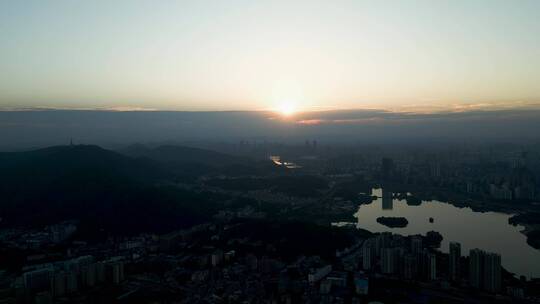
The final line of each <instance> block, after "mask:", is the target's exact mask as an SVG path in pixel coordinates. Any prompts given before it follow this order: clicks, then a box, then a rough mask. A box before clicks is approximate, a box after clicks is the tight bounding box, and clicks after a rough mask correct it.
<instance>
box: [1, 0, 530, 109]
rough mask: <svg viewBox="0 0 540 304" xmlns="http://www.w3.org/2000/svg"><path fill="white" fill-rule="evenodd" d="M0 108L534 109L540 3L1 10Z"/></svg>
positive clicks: (27, 6) (91, 5) (85, 5)
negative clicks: (532, 107)
mask: <svg viewBox="0 0 540 304" xmlns="http://www.w3.org/2000/svg"><path fill="white" fill-rule="evenodd" d="M0 38H1V39H0V108H4V109H11V108H34V107H51V108H77V109H79V108H82V109H85V108H88V109H90V108H92V109H94V108H99V109H126V110H128V109H160V110H267V109H279V110H281V111H283V112H284V113H290V112H294V111H303V110H325V109H351V108H352V109H358V108H360V109H361V108H377V109H390V110H392V109H408V110H414V109H441V110H444V109H451V110H453V109H468V108H475V109H476V108H487V109H489V108H513V107H523V106H535V105H536V104H540V1H496V0H490V1H470V0H467V1H456V0H454V1H433V0H430V1H360V0H358V1H314V0H312V1H276V0H273V1H253V0H251V1H120V0H118V1H43V0H40V1H30V0H28V1H10V0H0Z"/></svg>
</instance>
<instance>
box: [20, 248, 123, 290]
mask: <svg viewBox="0 0 540 304" xmlns="http://www.w3.org/2000/svg"><path fill="white" fill-rule="evenodd" d="M123 280H124V263H123V261H121V260H119V259H110V260H106V261H100V262H96V261H95V259H94V257H93V256H90V255H87V256H81V257H78V258H75V259H70V260H66V261H61V262H55V263H48V264H43V265H39V266H38V267H36V268H34V269H33V270H29V271H27V272H25V273H23V275H22V287H23V289H24V292H25V293H26V294H28V295H35V294H41V295H43V294H44V293H46V294H49V295H50V297H51V298H54V297H62V296H65V295H68V294H72V293H75V292H77V291H79V290H84V289H86V288H91V287H93V286H96V285H98V284H104V283H107V284H113V285H116V284H119V283H120V282H122V281H123Z"/></svg>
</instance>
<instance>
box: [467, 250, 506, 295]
mask: <svg viewBox="0 0 540 304" xmlns="http://www.w3.org/2000/svg"><path fill="white" fill-rule="evenodd" d="M469 283H470V285H471V286H472V287H475V288H478V289H483V290H486V291H489V292H498V291H500V290H501V256H500V255H499V254H497V253H492V252H485V251H483V250H480V249H472V250H471V251H470V252H469Z"/></svg>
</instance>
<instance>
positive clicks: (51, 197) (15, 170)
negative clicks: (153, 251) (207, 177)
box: [0, 145, 215, 233]
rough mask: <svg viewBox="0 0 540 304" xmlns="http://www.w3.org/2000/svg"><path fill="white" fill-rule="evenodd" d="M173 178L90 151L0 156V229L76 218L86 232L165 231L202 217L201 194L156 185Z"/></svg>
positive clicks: (150, 166)
mask: <svg viewBox="0 0 540 304" xmlns="http://www.w3.org/2000/svg"><path fill="white" fill-rule="evenodd" d="M174 178H175V174H174V173H171V172H170V171H169V170H168V169H167V168H166V167H164V166H162V165H161V164H159V163H157V162H155V161H153V160H150V159H140V158H139V159H135V158H131V157H128V156H125V155H121V154H119V153H116V152H113V151H109V150H105V149H102V148H100V147H98V146H86V145H77V146H56V147H50V148H46V149H39V150H34V151H28V152H9V153H0V198H1V199H0V217H2V222H0V224H2V225H11V226H13V225H23V224H32V225H43V224H50V223H54V222H57V221H62V220H66V219H79V220H81V225H82V226H85V227H88V230H89V231H96V230H100V229H101V230H107V231H110V232H112V233H115V232H129V233H136V232H138V231H166V230H169V229H173V228H177V227H182V226H188V225H191V224H195V223H198V222H201V221H204V220H205V219H207V218H209V217H210V216H211V215H212V213H213V210H214V209H213V208H214V207H213V206H212V203H211V201H212V199H215V198H212V199H210V197H209V196H208V194H204V193H193V192H190V191H186V190H179V189H177V188H174V187H172V186H168V187H165V186H159V184H160V183H159V182H161V181H164V180H170V179H174Z"/></svg>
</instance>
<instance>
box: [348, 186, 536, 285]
mask: <svg viewBox="0 0 540 304" xmlns="http://www.w3.org/2000/svg"><path fill="white" fill-rule="evenodd" d="M384 192H385V193H384V195H383V189H373V190H372V194H373V195H375V196H377V197H378V199H377V200H375V201H373V202H372V203H371V204H369V205H361V206H360V207H359V209H358V212H356V213H355V215H354V216H355V217H356V218H357V219H358V223H357V227H358V228H362V229H366V230H369V231H371V232H384V231H389V232H392V233H396V234H401V235H413V234H425V233H426V232H428V231H430V230H433V231H437V232H439V233H441V234H442V236H443V238H444V239H443V241H442V243H441V250H442V251H443V252H447V253H448V243H449V242H459V243H461V252H462V255H468V254H469V249H473V248H480V249H483V250H485V251H491V252H496V253H499V254H500V255H501V259H502V264H503V267H504V268H505V269H506V270H508V271H510V272H513V273H515V274H517V275H524V276H527V277H529V278H531V277H536V278H539V277H540V250H537V249H534V248H533V247H531V246H529V245H528V244H527V238H526V236H525V235H524V234H522V233H521V232H520V231H521V230H523V229H524V227H523V226H512V225H510V224H508V219H509V218H510V217H511V216H512V215H510V214H504V213H499V212H475V211H473V210H472V209H471V208H458V207H455V206H454V205H451V204H448V203H444V202H440V201H423V202H422V204H421V205H419V206H409V205H407V203H406V201H405V200H398V199H392V195H391V193H390V192H387V191H384ZM383 196H384V199H383ZM383 201H384V202H383ZM380 216H391V217H405V218H407V220H408V221H409V224H408V225H407V227H404V228H389V227H386V226H384V225H381V224H379V223H377V221H376V220H377V218H378V217H380ZM430 217H432V218H433V223H430V221H429V218H430Z"/></svg>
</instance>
